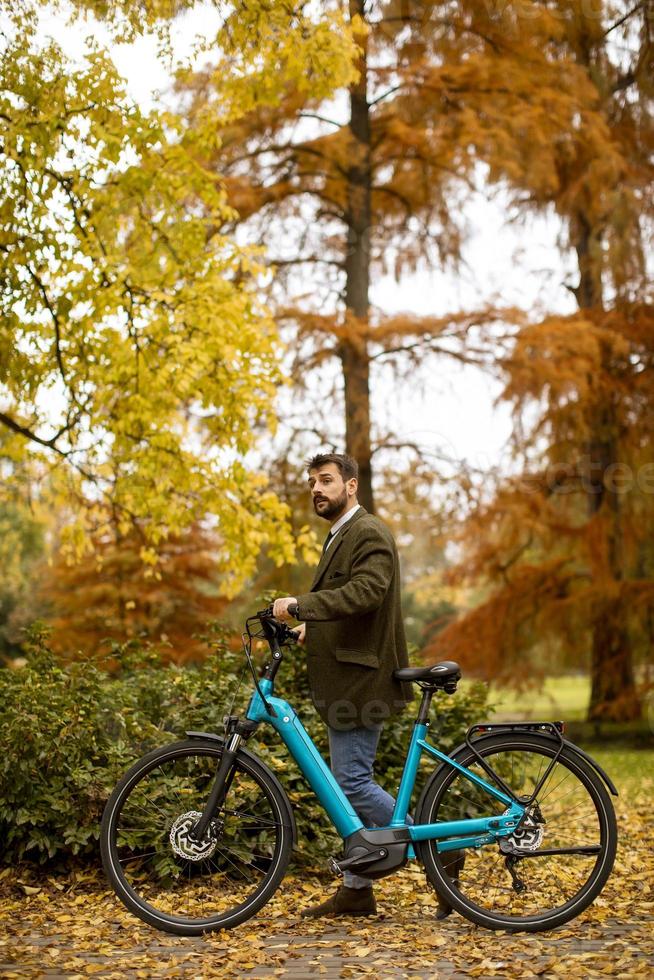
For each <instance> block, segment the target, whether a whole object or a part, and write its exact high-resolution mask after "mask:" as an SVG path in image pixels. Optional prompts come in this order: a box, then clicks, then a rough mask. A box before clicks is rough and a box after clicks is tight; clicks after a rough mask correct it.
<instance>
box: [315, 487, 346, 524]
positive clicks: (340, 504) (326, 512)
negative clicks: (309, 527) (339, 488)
mask: <svg viewBox="0 0 654 980" xmlns="http://www.w3.org/2000/svg"><path fill="white" fill-rule="evenodd" d="M324 500H326V501H327V506H326V507H321V508H320V510H318V507H317V504H319V503H322V501H324ZM346 507H347V490H346V489H345V487H344V488H343V493H342V494H341V496H340V497H338V498H337V499H336V500H327V497H314V498H313V509H314V510H315V512H316V514H317V515H318V517H324V518H325V519H326V520H328V521H331V520H332V518H334V517H338V516H339V515H340V514H342V513H343V512H344V510H345V508H346Z"/></svg>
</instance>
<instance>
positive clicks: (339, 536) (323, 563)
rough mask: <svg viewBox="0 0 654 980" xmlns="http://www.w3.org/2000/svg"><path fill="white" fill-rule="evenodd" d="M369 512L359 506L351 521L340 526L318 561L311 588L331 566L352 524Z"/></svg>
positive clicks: (313, 587)
mask: <svg viewBox="0 0 654 980" xmlns="http://www.w3.org/2000/svg"><path fill="white" fill-rule="evenodd" d="M367 513H368V511H367V510H366V509H365V508H364V507H362V506H359V509H358V510H357V511H356V513H355V514H354V516H353V517H351V518H350V520H349V521H346V523H345V524H344V525H343V527H342V528H340V530H338V531H337V532H336V540H335V541H334V543H333V544H331V545H330V546H329V548H328V549H327V551H326V552H325V553H324V554H323V556H322V557H321V559H320V561H319V562H318V567H317V568H316V574H315V575H314V577H313V582H312V583H311V590H312V591H313V589H315V587H316V586H317V585H318V583H319V581H320V579H321V578H322V577H323V575H324V574H325V572H326V571H327V569H328V568H329V566H330V564H331V561H332V558H333V557H334V555H335V554H336V552H337V551H338V549H339V548H340V546H341V544H342V542H343V539H344V537H345V535H346V534H347V533H348V531H349V530H350V528H351V527H352V525H353V524H356V522H357V521H358V520H359V519H360V518H362V517H363V515H364V514H367Z"/></svg>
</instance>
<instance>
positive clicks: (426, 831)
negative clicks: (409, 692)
mask: <svg viewBox="0 0 654 980" xmlns="http://www.w3.org/2000/svg"><path fill="white" fill-rule="evenodd" d="M273 689H274V683H273V681H272V680H269V679H267V678H263V679H262V680H260V681H259V690H256V691H255V692H254V693H253V694H252V697H251V699H250V703H249V705H248V709H247V714H246V717H247V719H248V721H251V722H257V723H258V722H263V721H265V722H268V723H269V724H271V725H272V727H273V728H274V729H275V731H276V732H277V733H278V734H279V735H280V737H281V739H282V741H283V742H284V744H285V745H286V747H287V748H288V750H289V752H290V753H291V755H292V756H293V758H294V759H295V761H296V762H297V764H298V766H299V767H300V770H301V772H302V773H303V775H304V777H305V778H306V780H307V782H308V783H309V785H310V786H311V788H312V790H313V791H314V793H315V794H316V796H317V797H318V799H319V800H320V802H321V804H322V806H323V807H324V809H325V811H326V812H327V814H328V816H329V818H330V820H331V821H332V823H333V825H334V827H335V828H336V830H337V831H338V833H339V834H340V835H341V837H343V838H347V837H349V836H350V835H351V834H354V833H356V832H357V831H360V830H364V829H366V828H364V825H363V823H362V821H361V820H360V818H359V817H358V816H357V814H356V812H355V811H354V809H353V807H352V804H351V803H350V801H349V800H348V798H347V797H346V795H345V793H344V792H343V790H342V789H341V788H340V786H339V785H338V783H337V782H336V780H335V778H334V776H333V774H332V772H331V770H330V769H329V767H328V766H327V763H326V762H325V760H324V759H323V757H322V756H321V754H320V752H319V751H318V749H317V748H316V746H315V745H314V743H313V741H312V739H311V737H310V735H309V733H308V732H307V731H306V729H305V728H304V726H303V724H302V722H301V721H300V719H299V718H298V716H297V715H296V714H295V712H294V710H293V708H292V707H291V705H290V704H288V702H287V701H284V700H283V699H282V698H276V697H274V696H273ZM259 692H261V694H260V693H259ZM261 695H263V698H265V703H264V700H263V699H262V697H261ZM266 704H268V705H269V706H270V707H271V708H272V712H273V713H269V711H268V710H267V708H266ZM426 735H427V725H426V724H421V723H419V722H418V723H416V724H415V725H414V728H413V733H412V736H411V742H410V745H409V751H408V754H407V758H406V762H405V765H404V770H403V773H402V779H401V781H400V787H399V790H398V794H397V799H396V801H395V808H394V810H393V816H392V819H391V822H390V824H389V825H388V826H389V828H392V829H398V830H399V829H404V830H406V831H407V832H408V835H409V837H410V839H411V841H412V842H417V841H424V840H438V841H441V843H439V845H438V850H439V851H450V850H459V849H461V848H464V847H481V846H482V845H484V844H491V843H493V841H495V840H497V839H498V838H501V837H506V836H508V835H509V834H510V833H512V832H513V830H515V828H516V826H517V825H518V823H519V821H520V819H521V817H522V816H523V814H524V812H525V807H524V806H522V805H521V804H520V803H518V802H517V801H516V800H515V799H512V798H511V797H510V796H508V795H507V794H506V793H504V792H502V791H501V790H500V789H498V788H497V787H495V786H493V785H492V784H491V783H488V782H486V780H484V779H481V778H480V777H479V776H477V775H476V774H475V773H473V772H470V770H469V769H466V768H465V766H462V765H460V764H459V763H458V762H456V760H454V759H451V758H450V757H449V756H447V755H445V753H444V752H441V751H439V749H437V748H435V747H434V746H433V745H430V744H429V743H428V742H427V741H426ZM423 752H428V753H430V754H431V755H433V756H435V757H436V758H437V759H439V760H440V761H441V762H444V763H446V764H447V765H450V766H452V767H453V768H455V769H458V770H459V772H461V774H462V775H463V776H465V778H466V779H468V780H470V782H472V783H474V784H475V785H477V786H479V787H481V788H482V789H484V790H485V791H486V792H487V793H489V794H490V795H491V796H493V797H495V799H497V800H499V801H500V802H502V803H505V804H506V806H507V811H506V812H505V813H503V814H502V815H501V816H497V815H495V816H489V817H481V818H479V819H476V820H452V821H447V822H441V823H430V824H407V822H406V819H407V814H408V810H409V804H410V801H411V796H412V794H413V789H414V786H415V781H416V775H417V772H418V766H419V764H420V759H421V757H422V754H423ZM375 829H381V828H375ZM443 838H448V839H447V840H444V839H443Z"/></svg>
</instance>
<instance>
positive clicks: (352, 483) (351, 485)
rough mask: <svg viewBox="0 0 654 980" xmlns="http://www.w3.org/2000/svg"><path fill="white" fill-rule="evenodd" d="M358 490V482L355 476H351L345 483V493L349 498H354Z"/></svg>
mask: <svg viewBox="0 0 654 980" xmlns="http://www.w3.org/2000/svg"><path fill="white" fill-rule="evenodd" d="M358 489H359V481H358V480H357V478H356V476H353V477H351V479H349V480H348V481H347V492H348V494H349V495H350V496H354V497H356V495H357V491H358Z"/></svg>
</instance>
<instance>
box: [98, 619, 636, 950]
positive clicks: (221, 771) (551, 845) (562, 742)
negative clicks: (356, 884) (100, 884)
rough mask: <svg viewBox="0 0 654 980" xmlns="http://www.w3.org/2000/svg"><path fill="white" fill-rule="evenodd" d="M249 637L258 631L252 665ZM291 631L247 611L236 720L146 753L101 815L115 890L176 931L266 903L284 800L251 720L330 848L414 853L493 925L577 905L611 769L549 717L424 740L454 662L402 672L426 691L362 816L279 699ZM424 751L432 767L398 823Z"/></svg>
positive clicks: (444, 892)
mask: <svg viewBox="0 0 654 980" xmlns="http://www.w3.org/2000/svg"><path fill="white" fill-rule="evenodd" d="M254 637H262V638H265V640H267V642H268V645H269V647H270V654H271V657H270V661H269V663H268V664H267V665H266V666H265V668H264V670H263V673H262V675H261V677H257V672H256V670H255V668H254V665H253V663H252V657H251V646H252V640H253V638H254ZM295 639H296V638H295V634H294V633H293V632H292V631H291V630H290V629H289V628H288V627H287V626H285V625H284V624H282V623H280V622H278V621H276V620H274V619H273V618H272V614H271V610H270V609H267V610H264V611H263V612H260V613H257V614H256V616H253V617H250V618H249V619H248V620H247V623H246V633H244V648H245V654H246V658H247V662H248V665H249V667H250V671H251V673H252V677H253V680H254V690H253V692H252V695H251V698H250V701H249V705H248V709H247V712H246V714H245V717H243V718H240V717H237V716H229V717H228V718H226V719H225V725H226V734H225V736H224V737H221V736H218V735H214V734H210V733H206V732H187V733H186V735H187V736H188V738H187V740H185V741H181V742H175V743H174V744H172V745H168V746H165V747H163V748H159V749H156V750H155V751H153V752H150V753H149V754H148V755H146V756H144V757H143V758H142V759H140V760H139V762H137V763H136V764H135V765H134V766H133V767H132V769H130V770H129V772H127V773H126V774H125V776H124V777H123V778H122V779H121V780H120V782H119V783H118V785H117V786H116V788H115V790H114V791H113V793H112V795H111V797H110V799H109V800H108V802H107V805H106V808H105V812H104V815H103V818H102V829H101V850H102V859H103V863H104V867H105V871H106V873H107V876H108V878H109V880H110V882H111V884H112V886H113V888H114V889H115V891H116V893H117V895H118V897H119V898H120V899H121V901H122V902H123V903H124V904H125V905H126V906H127V908H128V909H130V910H131V911H132V912H134V913H135V914H136V915H137V916H139V917H140V918H141V919H142V920H143V921H145V922H147V923H149V924H150V925H152V926H154V927H155V928H157V929H162V930H164V931H166V932H172V933H177V934H179V935H197V934H198V933H202V932H205V931H207V930H212V929H226V928H231V927H233V926H236V925H238V924H239V923H242V922H244V921H245V920H246V919H249V918H250V917H251V916H253V915H254V914H255V913H256V912H258V911H259V910H260V909H261V908H262V907H263V906H264V905H265V904H266V902H268V901H269V900H270V898H271V897H272V895H273V893H274V892H275V891H276V889H277V888H278V887H279V884H280V883H281V881H282V879H283V877H284V874H285V872H286V869H287V866H288V863H289V859H290V856H291V851H292V848H293V843H294V841H295V840H296V828H295V819H294V816H293V809H292V807H291V804H290V802H289V799H288V796H287V795H286V793H285V792H284V789H283V788H282V786H281V785H280V783H279V781H278V779H277V777H276V776H275V775H274V774H273V772H272V771H271V770H270V768H269V767H268V766H266V765H264V763H263V762H261V761H260V760H259V759H257V757H256V756H255V755H253V754H252V753H251V752H249V751H248V750H247V749H246V748H245V747H244V742H246V741H247V739H248V738H250V737H251V736H252V735H253V734H254V732H255V731H256V730H257V728H258V726H259V725H260V724H261V722H267V723H268V724H270V725H272V727H273V728H274V729H275V731H276V732H277V733H278V734H279V735H280V736H281V738H282V740H283V741H284V743H285V745H286V747H287V748H288V750H289V752H290V753H291V755H292V756H293V758H294V759H295V761H296V762H297V764H298V766H299V767H300V769H301V771H302V773H303V774H304V776H305V777H306V779H307V782H308V783H309V784H310V786H311V787H312V789H313V790H314V792H315V793H316V796H317V797H318V799H319V800H320V802H321V804H322V805H323V807H324V808H325V810H326V812H327V814H328V816H329V817H330V819H331V821H332V823H333V825H334V827H335V828H336V830H337V831H338V833H339V834H340V835H341V837H342V838H343V841H344V845H343V854H342V855H341V856H339V857H338V858H333V859H332V860H331V862H330V867H331V870H332V871H333V872H335V873H336V874H342V873H343V872H344V871H345V870H346V869H347V870H350V871H352V872H356V874H357V875H361V876H364V877H367V878H371V879H374V878H382V877H384V876H385V875H388V874H391V873H392V872H394V871H395V870H397V869H398V868H401V867H403V866H404V865H405V864H406V862H407V861H409V860H412V859H415V858H417V859H418V860H419V861H421V862H422V864H423V866H424V869H425V873H426V875H427V878H428V880H429V882H430V883H431V884H432V885H433V887H434V888H435V889H436V891H437V892H438V894H439V895H440V896H441V898H442V899H443V901H444V902H445V903H447V904H448V905H449V906H450V907H452V908H453V909H456V910H457V911H458V912H460V913H462V914H463V915H464V916H466V917H467V918H468V919H470V920H471V921H472V922H475V923H477V924H479V925H482V926H485V927H487V928H489V929H510V930H516V931H527V932H537V931H540V930H544V929H552V928H554V927H555V926H559V925H561V924H563V923H565V922H568V921H569V920H570V919H572V918H574V917H575V916H577V915H579V913H580V912H582V911H583V910H584V909H585V908H587V907H588V905H590V903H591V902H592V901H593V900H594V899H595V898H596V896H597V895H598V894H599V892H600V891H601V889H602V888H603V886H604V884H605V883H606V880H607V878H608V876H609V874H610V872H611V868H612V866H613V861H614V858H615V852H616V845H617V828H616V820H615V813H614V810H613V805H612V802H611V797H610V795H609V793H608V792H607V787H608V790H610V792H611V793H612V794H613V795H617V790H616V789H615V787H614V785H613V783H612V782H611V780H610V778H609V777H608V776H607V775H606V773H605V772H604V771H603V770H602V769H601V768H600V766H599V765H598V764H597V763H596V762H595V761H594V760H593V759H591V758H590V757H589V756H588V755H587V754H586V753H585V752H583V751H582V750H581V749H579V748H577V747H576V746H575V745H573V744H572V743H571V742H569V741H568V740H566V739H565V738H564V737H563V725H562V724H561V723H560V722H542V723H541V722H539V723H515V724H513V723H512V724H486V725H475V726H474V727H473V728H471V729H470V730H469V731H468V733H467V736H466V739H465V742H463V743H462V744H461V745H460V746H459V747H458V748H457V749H456V750H455V751H454V752H452V754H451V755H449V756H448V755H446V754H444V753H443V752H441V751H440V750H439V749H438V748H437V747H436V746H434V745H432V744H430V742H428V741H427V730H428V727H429V710H430V705H431V701H432V698H433V696H434V694H435V693H436V692H438V691H444V692H446V693H448V694H453V693H454V692H455V690H456V687H457V683H458V681H459V679H460V677H461V672H460V670H459V668H458V666H457V664H455V663H452V662H450V661H445V662H443V663H439V664H435V665H433V666H430V667H416V668H403V669H401V670H398V671H396V677H398V679H400V680H404V681H413V682H415V683H416V684H418V685H419V687H420V688H421V689H422V702H421V705H420V710H419V712H418V716H417V718H416V721H415V724H414V727H413V732H412V735H411V741H410V744H409V749H408V754H407V758H406V762H405V766H404V771H403V775H402V779H401V782H400V786H399V789H398V792H397V799H396V805H395V810H394V813H393V818H392V820H391V822H390V824H389V825H388V826H387V827H364V826H363V824H362V822H361V820H360V819H359V817H358V816H357V814H356V813H355V811H354V809H353V808H352V806H351V804H350V803H349V801H348V799H347V797H346V796H345V794H344V793H343V791H342V790H341V789H340V787H339V786H338V784H337V783H336V781H335V779H334V777H333V776H332V773H331V772H330V770H329V767H328V766H327V764H326V763H325V761H324V759H323V758H322V757H321V755H320V753H319V752H318V750H317V749H316V747H315V745H314V744H313V742H312V740H311V738H310V737H309V735H308V734H307V732H306V730H305V729H304V727H303V726H302V724H301V722H300V720H299V718H298V717H297V715H296V714H295V712H294V711H293V708H292V707H291V705H290V704H288V703H287V702H286V701H284V700H282V699H281V698H278V697H275V695H274V683H275V676H276V674H277V671H278V669H279V667H280V665H281V663H282V659H283V649H284V647H286V646H288V645H289V644H291V643H294V642H295ZM423 753H427V754H428V755H430V756H433V757H435V758H436V759H437V760H438V761H439V762H440V766H439V767H438V768H437V769H436V770H435V771H434V772H433V773H432V774H431V775H430V777H429V778H428V779H427V782H426V784H425V786H424V789H423V791H422V794H421V796H420V799H419V800H418V803H417V805H416V806H415V810H414V820H415V822H414V823H409V824H408V823H407V814H408V812H409V806H410V803H411V797H412V793H413V789H414V784H415V780H416V775H417V772H418V766H419V764H420V760H421V757H422V756H423Z"/></svg>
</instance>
